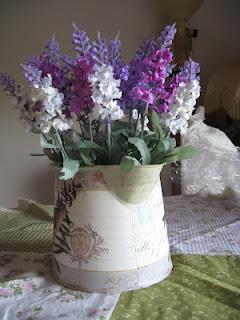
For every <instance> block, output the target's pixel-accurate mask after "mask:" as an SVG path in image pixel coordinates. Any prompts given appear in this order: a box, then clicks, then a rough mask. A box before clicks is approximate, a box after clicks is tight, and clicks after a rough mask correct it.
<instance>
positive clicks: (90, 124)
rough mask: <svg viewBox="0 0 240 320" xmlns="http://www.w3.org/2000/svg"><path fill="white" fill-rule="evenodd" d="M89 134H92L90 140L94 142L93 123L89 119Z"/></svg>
mask: <svg viewBox="0 0 240 320" xmlns="http://www.w3.org/2000/svg"><path fill="white" fill-rule="evenodd" d="M89 134H90V140H91V142H93V133H92V121H91V120H90V119H89Z"/></svg>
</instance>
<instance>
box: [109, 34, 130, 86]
mask: <svg viewBox="0 0 240 320" xmlns="http://www.w3.org/2000/svg"><path fill="white" fill-rule="evenodd" d="M118 36H119V34H117V37H116V38H115V39H114V40H112V41H110V45H109V62H110V65H111V66H112V67H113V72H114V78H115V79H120V80H123V81H126V80H127V79H128V66H127V65H126V64H125V63H124V61H123V59H122V55H121V41H120V40H119V39H118Z"/></svg>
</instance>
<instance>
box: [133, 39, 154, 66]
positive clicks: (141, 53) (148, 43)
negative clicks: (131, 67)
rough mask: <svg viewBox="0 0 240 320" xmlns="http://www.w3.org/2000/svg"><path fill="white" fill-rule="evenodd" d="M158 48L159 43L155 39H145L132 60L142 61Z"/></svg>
mask: <svg viewBox="0 0 240 320" xmlns="http://www.w3.org/2000/svg"><path fill="white" fill-rule="evenodd" d="M156 49H157V44H156V41H154V40H153V39H150V40H145V41H143V43H142V44H141V45H140V46H139V48H138V50H137V52H136V54H135V56H134V57H133V59H132V62H135V61H142V60H143V59H144V58H146V57H147V56H149V55H150V54H151V53H152V52H153V51H155V50H156Z"/></svg>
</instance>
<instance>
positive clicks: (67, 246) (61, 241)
mask: <svg viewBox="0 0 240 320" xmlns="http://www.w3.org/2000/svg"><path fill="white" fill-rule="evenodd" d="M55 238H56V239H57V240H58V241H59V242H60V244H61V245H62V246H65V247H66V248H67V249H68V250H70V247H69V245H68V244H67V242H66V241H65V238H64V239H62V238H60V237H59V236H57V235H55Z"/></svg>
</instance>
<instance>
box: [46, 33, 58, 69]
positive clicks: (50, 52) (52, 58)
mask: <svg viewBox="0 0 240 320" xmlns="http://www.w3.org/2000/svg"><path fill="white" fill-rule="evenodd" d="M43 53H45V54H46V55H47V56H48V60H49V62H50V63H54V62H56V58H57V57H58V55H59V43H58V42H57V41H56V38H55V34H53V36H52V39H51V40H49V41H48V42H47V44H46V46H45V50H44V51H43Z"/></svg>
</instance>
